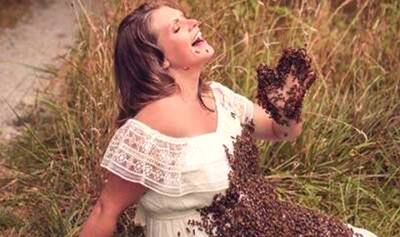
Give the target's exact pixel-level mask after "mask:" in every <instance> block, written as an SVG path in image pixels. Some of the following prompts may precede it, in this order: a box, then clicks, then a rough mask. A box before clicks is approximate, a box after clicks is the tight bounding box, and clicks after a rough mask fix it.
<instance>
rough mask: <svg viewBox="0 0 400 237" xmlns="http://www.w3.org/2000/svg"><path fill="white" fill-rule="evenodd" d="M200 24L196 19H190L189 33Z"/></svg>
mask: <svg viewBox="0 0 400 237" xmlns="http://www.w3.org/2000/svg"><path fill="white" fill-rule="evenodd" d="M200 24H201V22H200V21H198V20H196V19H190V20H189V29H190V31H192V30H193V29H194V28H196V27H199V26H200Z"/></svg>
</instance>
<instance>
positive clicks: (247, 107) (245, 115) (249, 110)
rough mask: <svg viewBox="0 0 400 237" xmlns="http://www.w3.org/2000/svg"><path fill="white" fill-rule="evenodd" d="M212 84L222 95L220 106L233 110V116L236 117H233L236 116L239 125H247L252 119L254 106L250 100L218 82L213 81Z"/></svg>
mask: <svg viewBox="0 0 400 237" xmlns="http://www.w3.org/2000/svg"><path fill="white" fill-rule="evenodd" d="M214 83H215V84H216V86H217V87H218V88H219V89H220V90H221V92H222V94H223V102H222V104H223V105H224V106H225V107H226V108H228V109H231V110H233V111H232V112H233V113H234V115H233V116H234V117H236V116H235V115H237V117H238V119H239V121H240V123H247V122H249V121H250V120H251V119H253V116H254V114H253V113H254V104H253V102H252V101H251V100H250V99H248V98H247V97H245V96H243V95H241V94H239V93H236V92H234V91H233V90H232V89H230V88H229V87H227V86H225V85H223V84H221V83H219V82H216V81H214Z"/></svg>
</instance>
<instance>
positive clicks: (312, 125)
mask: <svg viewBox="0 0 400 237" xmlns="http://www.w3.org/2000/svg"><path fill="white" fill-rule="evenodd" d="M284 2H285V1H255V0H248V1H225V0H224V1H212V0H201V1H200V0H197V1H194V0H192V1H189V0H187V1H182V3H183V4H184V6H185V7H186V8H187V9H188V12H189V15H190V16H193V17H196V18H198V19H200V20H201V21H203V26H202V27H203V28H202V31H203V34H204V35H205V37H206V38H207V40H208V41H209V42H210V44H211V45H213V46H214V48H215V49H216V56H215V58H214V60H213V62H212V63H211V64H210V65H208V67H207V70H206V71H205V73H204V76H205V77H207V78H208V79H209V80H216V81H220V82H222V83H224V84H225V85H227V86H229V87H230V88H232V89H233V90H235V91H237V92H239V93H241V94H243V95H246V96H248V97H249V98H251V99H252V100H253V101H256V100H255V89H256V86H257V81H256V78H255V68H256V66H257V65H258V64H259V63H267V64H269V65H274V64H275V63H276V60H277V59H278V57H279V55H280V53H281V51H282V49H284V48H286V47H289V46H291V47H305V48H306V49H307V51H308V53H309V55H310V56H311V57H312V59H313V64H312V66H313V68H314V69H315V71H316V73H317V75H318V80H317V81H316V82H315V83H314V85H313V86H312V87H311V90H310V91H309V92H308V94H307V95H306V98H305V103H304V109H303V111H304V117H305V123H304V126H303V132H302V134H301V135H300V136H299V137H298V139H297V140H296V141H294V142H275V143H274V142H268V141H258V142H257V145H258V146H259V149H260V156H261V160H260V166H261V167H262V168H263V170H264V171H265V174H266V179H268V180H271V181H277V182H278V184H279V187H280V188H279V192H280V194H281V196H282V197H286V198H290V199H291V200H293V201H296V202H297V203H300V204H302V205H305V206H308V207H310V208H313V209H318V210H321V211H323V212H326V213H329V214H332V215H335V216H337V217H338V218H340V219H342V220H343V221H346V222H348V223H351V224H353V225H356V226H360V227H364V228H367V229H369V230H371V231H373V232H375V233H377V234H378V235H379V236H399V235H400V224H399V223H400V199H399V196H400V191H399V189H400V179H399V177H400V168H399V167H400V126H399V125H400V103H399V101H400V98H399V97H400V83H399V80H398V75H399V71H400V67H399V66H400V64H399V61H400V49H399V47H400V41H399V29H400V27H399V24H400V22H399V20H398V19H400V4H399V3H398V2H397V1H318V3H311V1H307V2H308V3H307V4H306V3H304V2H305V1H304V2H300V1H293V2H292V3H291V4H284ZM134 5H135V1H127V0H126V1H122V0H114V1H108V9H109V12H108V14H107V15H106V16H101V18H102V19H98V18H94V17H89V16H88V15H87V16H86V18H84V19H83V22H82V25H83V28H82V29H81V31H80V41H79V44H78V45H77V46H76V49H75V50H74V51H73V54H72V57H70V58H66V61H65V66H64V67H63V68H62V70H60V71H59V73H58V74H57V77H58V78H59V80H58V81H60V83H59V84H58V86H59V87H60V94H57V95H51V93H50V92H52V89H54V87H50V89H49V90H48V91H47V92H48V94H46V95H45V96H43V97H41V98H40V99H39V103H38V106H37V108H36V110H35V111H36V113H35V116H32V121H30V122H29V123H26V124H25V126H26V132H25V133H24V134H23V135H22V136H20V137H19V138H18V139H17V140H16V141H14V142H12V143H11V144H10V145H8V146H7V147H3V148H2V149H1V155H2V157H3V159H5V160H6V163H7V166H8V167H9V168H10V169H12V171H13V174H12V175H11V176H10V177H6V178H4V179H1V181H0V184H1V185H2V188H0V193H2V195H1V196H0V203H1V205H0V206H1V208H0V233H1V231H3V232H4V233H6V234H5V235H6V236H75V235H77V233H78V232H79V228H80V225H81V224H82V222H83V221H84V220H85V219H86V217H87V215H88V214H89V211H90V208H91V207H92V205H93V204H94V201H95V200H96V198H97V197H98V194H99V191H100V190H101V183H102V180H103V178H104V177H103V175H104V171H103V170H102V169H100V167H99V161H100V160H101V158H102V154H103V152H104V151H105V148H106V146H107V144H108V141H109V139H110V137H111V136H112V134H113V132H114V129H115V128H113V127H112V125H111V122H112V119H113V118H114V116H115V113H116V107H115V93H114V90H113V88H114V83H113V78H112V67H111V64H112V50H113V48H112V45H113V44H112V43H113V38H114V37H115V30H116V26H117V24H118V22H119V20H120V19H121V17H123V16H124V15H125V14H126V13H127V12H128V11H129V9H131V8H132V7H134ZM77 7H80V6H79V5H78V6H77ZM205 13H206V14H205ZM100 20H101V21H100ZM102 21H104V22H105V23H102V24H101V23H100V22H102ZM131 211H132V209H130V210H128V211H127V212H125V213H124V215H123V216H122V217H121V220H120V222H119V235H120V236H136V234H132V233H133V232H137V229H134V226H133V225H132V215H130V213H131ZM129 223H131V224H129Z"/></svg>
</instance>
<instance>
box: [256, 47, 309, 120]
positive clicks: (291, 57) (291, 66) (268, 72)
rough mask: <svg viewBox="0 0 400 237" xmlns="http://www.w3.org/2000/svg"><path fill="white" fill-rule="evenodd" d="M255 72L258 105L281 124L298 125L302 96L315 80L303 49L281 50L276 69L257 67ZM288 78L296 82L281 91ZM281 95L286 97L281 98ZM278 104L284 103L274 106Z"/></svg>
mask: <svg viewBox="0 0 400 237" xmlns="http://www.w3.org/2000/svg"><path fill="white" fill-rule="evenodd" d="M256 71H257V81H258V86H257V100H258V103H259V104H260V105H261V106H262V107H263V108H264V109H265V110H266V112H267V113H269V114H270V115H271V117H272V118H273V119H274V120H275V121H276V122H277V123H279V124H281V125H288V124H289V122H288V119H293V120H296V121H297V122H299V121H300V114H301V109H302V104H303V103H302V101H303V97H304V96H305V94H306V91H307V90H308V89H309V88H310V86H311V85H312V84H313V83H314V81H315V79H316V76H315V73H314V72H313V71H312V70H311V58H310V57H308V55H307V54H306V50H305V49H304V48H300V49H294V48H287V49H284V50H283V54H282V56H281V57H280V59H279V61H278V65H277V66H276V68H275V69H272V68H269V67H268V66H267V65H264V64H260V65H259V66H258V67H257V70H256ZM289 75H292V76H293V80H295V81H296V83H295V84H293V86H292V87H291V88H290V89H288V90H287V91H284V90H283V88H284V86H285V83H286V78H287V77H288V76H289ZM284 93H286V94H287V96H284ZM279 102H281V103H282V104H283V106H282V107H283V108H279V107H278V106H277V104H278V103H279ZM281 111H282V112H281Z"/></svg>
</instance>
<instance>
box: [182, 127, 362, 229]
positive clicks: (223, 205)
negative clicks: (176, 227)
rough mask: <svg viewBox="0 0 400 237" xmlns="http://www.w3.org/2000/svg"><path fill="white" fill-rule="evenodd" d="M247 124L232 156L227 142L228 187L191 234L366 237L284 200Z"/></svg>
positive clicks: (201, 210) (202, 210)
mask: <svg viewBox="0 0 400 237" xmlns="http://www.w3.org/2000/svg"><path fill="white" fill-rule="evenodd" d="M242 127H243V130H242V133H241V135H240V136H239V135H238V136H236V141H235V142H234V143H233V144H234V151H233V154H230V153H229V152H228V148H227V147H226V146H225V152H226V155H227V158H228V160H229V163H230V165H231V170H230V172H229V187H228V189H227V190H226V191H225V193H219V194H217V195H215V196H214V197H213V201H212V203H211V204H210V205H208V206H205V207H203V208H199V209H197V211H198V212H199V213H200V221H199V220H189V221H188V226H190V227H191V228H189V227H188V228H186V232H187V234H189V235H190V236H195V235H196V230H195V229H196V227H197V230H199V231H204V232H205V233H207V235H208V236H212V237H239V236H240V237H267V236H268V237H272V236H287V237H289V236H290V237H291V236H303V237H306V236H309V237H311V236H313V237H322V236H323V237H326V236H330V237H335V236H337V237H353V236H358V237H362V235H360V234H354V233H353V230H352V229H351V228H349V227H347V226H346V225H345V224H344V223H343V222H341V221H340V220H339V219H337V218H334V217H331V216H328V215H325V214H323V213H319V212H317V211H314V210H311V209H308V208H306V207H302V206H299V205H297V204H294V203H291V202H288V201H284V200H279V199H278V196H277V194H276V192H275V186H274V185H273V184H272V183H271V182H268V181H267V180H266V179H265V178H264V176H263V175H262V174H261V173H260V171H259V169H258V149H257V146H256V145H255V143H254V141H253V138H252V136H251V133H253V132H254V123H253V121H250V123H248V124H242ZM181 234H182V233H178V236H182V235H181ZM185 236H186V235H185Z"/></svg>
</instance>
